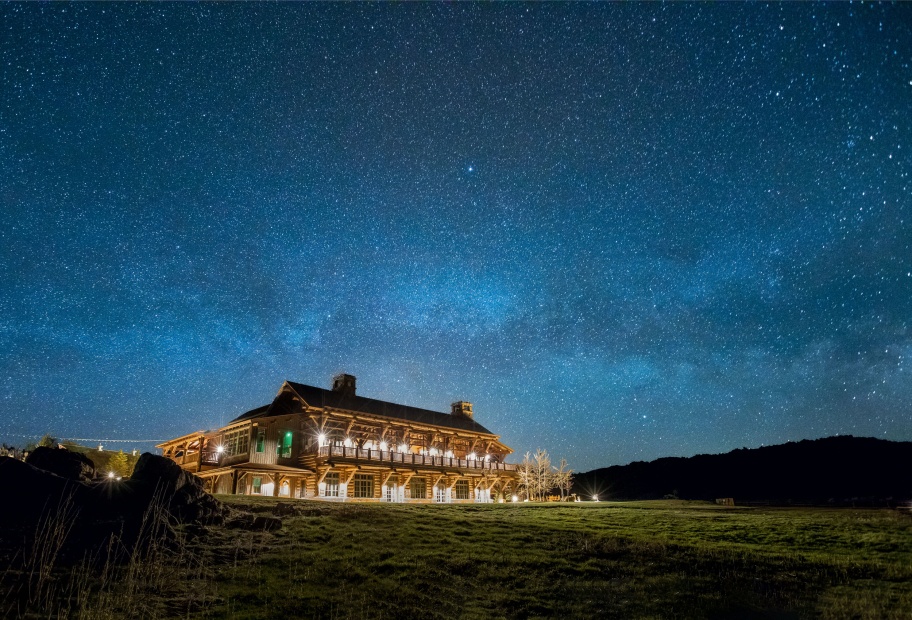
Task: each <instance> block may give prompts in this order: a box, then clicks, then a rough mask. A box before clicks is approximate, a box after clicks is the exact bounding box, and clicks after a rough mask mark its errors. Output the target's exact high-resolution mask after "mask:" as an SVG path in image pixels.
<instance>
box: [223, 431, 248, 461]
mask: <svg viewBox="0 0 912 620" xmlns="http://www.w3.org/2000/svg"><path fill="white" fill-rule="evenodd" d="M249 441H250V431H249V430H248V429H246V428H242V429H238V430H236V431H230V432H228V433H225V437H224V438H223V440H222V446H223V447H224V448H225V456H234V455H236V454H247V447H248V443H249Z"/></svg>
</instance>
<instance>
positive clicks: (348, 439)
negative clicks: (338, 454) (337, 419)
mask: <svg viewBox="0 0 912 620" xmlns="http://www.w3.org/2000/svg"><path fill="white" fill-rule="evenodd" d="M342 445H343V446H345V447H346V448H351V447H352V440H351V437H346V438H345V441H343V442H342Z"/></svg>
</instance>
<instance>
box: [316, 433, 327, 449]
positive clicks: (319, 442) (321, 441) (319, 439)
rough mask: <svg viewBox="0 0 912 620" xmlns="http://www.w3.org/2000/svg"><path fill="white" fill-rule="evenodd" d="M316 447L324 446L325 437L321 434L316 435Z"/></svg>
mask: <svg viewBox="0 0 912 620" xmlns="http://www.w3.org/2000/svg"><path fill="white" fill-rule="evenodd" d="M317 445H319V446H320V447H321V448H322V447H323V446H325V445H326V435H324V434H323V433H320V434H319V435H317Z"/></svg>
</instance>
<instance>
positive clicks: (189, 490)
mask: <svg viewBox="0 0 912 620" xmlns="http://www.w3.org/2000/svg"><path fill="white" fill-rule="evenodd" d="M123 486H124V487H125V489H126V490H127V491H128V493H127V494H126V496H127V497H132V498H134V499H135V500H140V502H141V503H145V505H146V506H148V505H149V504H150V503H151V502H153V501H155V502H156V504H157V505H160V506H161V507H163V508H164V509H165V510H167V512H168V514H169V516H170V518H171V519H172V520H174V521H176V522H178V523H201V524H205V523H219V522H221V521H222V519H223V518H224V515H225V508H224V507H223V506H222V504H221V502H219V501H218V500H217V499H215V498H214V497H212V495H210V494H209V493H207V492H206V491H205V489H204V488H203V481H202V480H201V479H199V478H198V477H197V476H194V475H193V474H191V473H189V472H186V471H184V470H183V469H181V468H180V466H179V465H178V464H177V463H175V462H174V461H172V460H170V459H167V458H165V457H163V456H157V455H155V454H150V453H148V452H146V453H144V454H142V455H141V456H140V457H139V460H138V461H137V462H136V467H134V468H133V474H132V475H131V476H130V479H129V480H127V481H125V482H124V483H123Z"/></svg>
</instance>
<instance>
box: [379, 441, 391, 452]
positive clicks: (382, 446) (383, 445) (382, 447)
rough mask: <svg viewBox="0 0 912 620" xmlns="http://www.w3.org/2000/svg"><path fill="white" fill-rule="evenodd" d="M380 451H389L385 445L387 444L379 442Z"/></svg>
mask: <svg viewBox="0 0 912 620" xmlns="http://www.w3.org/2000/svg"><path fill="white" fill-rule="evenodd" d="M380 449H381V450H382V451H383V452H386V451H387V450H389V446H388V445H387V443H386V442H385V441H381V442H380Z"/></svg>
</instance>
